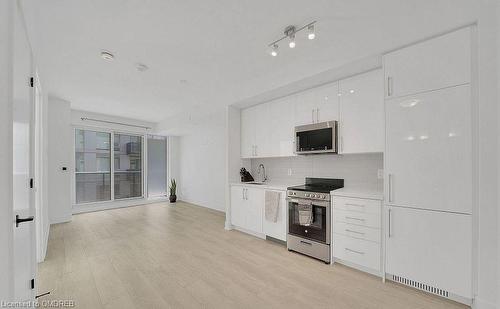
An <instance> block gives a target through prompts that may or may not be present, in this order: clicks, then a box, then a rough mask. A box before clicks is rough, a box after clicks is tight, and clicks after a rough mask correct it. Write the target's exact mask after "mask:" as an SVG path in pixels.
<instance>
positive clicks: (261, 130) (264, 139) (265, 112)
mask: <svg viewBox="0 0 500 309" xmlns="http://www.w3.org/2000/svg"><path fill="white" fill-rule="evenodd" d="M269 107H270V103H265V104H259V105H256V106H254V107H252V108H253V109H255V114H254V128H255V143H254V157H268V156H270V146H271V144H272V143H273V141H271V134H270V130H269V122H270V121H271V117H272V116H273V115H270V114H269Z"/></svg>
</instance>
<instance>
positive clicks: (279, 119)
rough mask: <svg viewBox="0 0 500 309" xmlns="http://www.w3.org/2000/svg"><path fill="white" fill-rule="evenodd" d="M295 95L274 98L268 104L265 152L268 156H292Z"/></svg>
mask: <svg viewBox="0 0 500 309" xmlns="http://www.w3.org/2000/svg"><path fill="white" fill-rule="evenodd" d="M294 99H295V96H288V97H285V98H281V99H278V100H274V101H272V102H269V103H267V104H268V115H269V116H270V118H269V119H268V122H267V126H266V127H267V128H268V132H267V134H266V135H267V137H268V138H269V141H270V142H269V143H268V148H267V153H268V156H270V157H290V156H294V155H295V154H294V152H293V150H294V136H293V134H294V125H293V123H294V118H293V115H294V114H293V108H294V102H295V101H294Z"/></svg>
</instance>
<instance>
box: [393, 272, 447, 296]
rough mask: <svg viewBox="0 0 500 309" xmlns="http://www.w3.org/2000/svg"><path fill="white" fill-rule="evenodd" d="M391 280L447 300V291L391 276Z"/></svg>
mask: <svg viewBox="0 0 500 309" xmlns="http://www.w3.org/2000/svg"><path fill="white" fill-rule="evenodd" d="M392 280H393V281H395V282H399V283H401V284H404V285H407V286H411V287H414V288H416V289H419V290H422V291H426V292H429V293H432V294H436V295H439V296H442V297H446V298H449V292H448V291H446V290H442V289H439V288H436V287H434V286H430V285H427V284H425V283H422V282H418V281H415V280H411V279H408V278H405V277H401V276H395V275H393V276H392Z"/></svg>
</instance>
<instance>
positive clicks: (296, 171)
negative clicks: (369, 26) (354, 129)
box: [251, 153, 383, 190]
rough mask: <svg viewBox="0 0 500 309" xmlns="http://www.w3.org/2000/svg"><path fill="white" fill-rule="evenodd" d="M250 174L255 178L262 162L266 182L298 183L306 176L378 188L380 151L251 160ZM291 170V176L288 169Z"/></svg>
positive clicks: (379, 186) (257, 178) (380, 181)
mask: <svg viewBox="0 0 500 309" xmlns="http://www.w3.org/2000/svg"><path fill="white" fill-rule="evenodd" d="M251 161H252V163H251V164H252V167H251V173H252V175H253V176H254V178H255V179H256V180H260V175H258V174H257V168H258V166H259V164H261V163H262V164H264V166H265V168H266V174H267V178H268V181H272V182H277V183H286V184H302V183H304V179H305V178H306V177H320V178H321V177H322V178H342V179H344V184H345V186H361V187H369V188H375V189H380V190H381V189H382V187H383V180H382V179H378V177H377V172H378V170H379V169H383V154H382V153H370V154H346V155H309V156H297V157H288V158H264V159H252V160H251ZM289 169H291V172H292V173H291V175H288V171H289Z"/></svg>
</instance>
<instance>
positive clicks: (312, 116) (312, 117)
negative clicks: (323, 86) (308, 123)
mask: <svg viewBox="0 0 500 309" xmlns="http://www.w3.org/2000/svg"><path fill="white" fill-rule="evenodd" d="M311 120H312V123H315V121H314V109H312V110H311Z"/></svg>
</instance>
